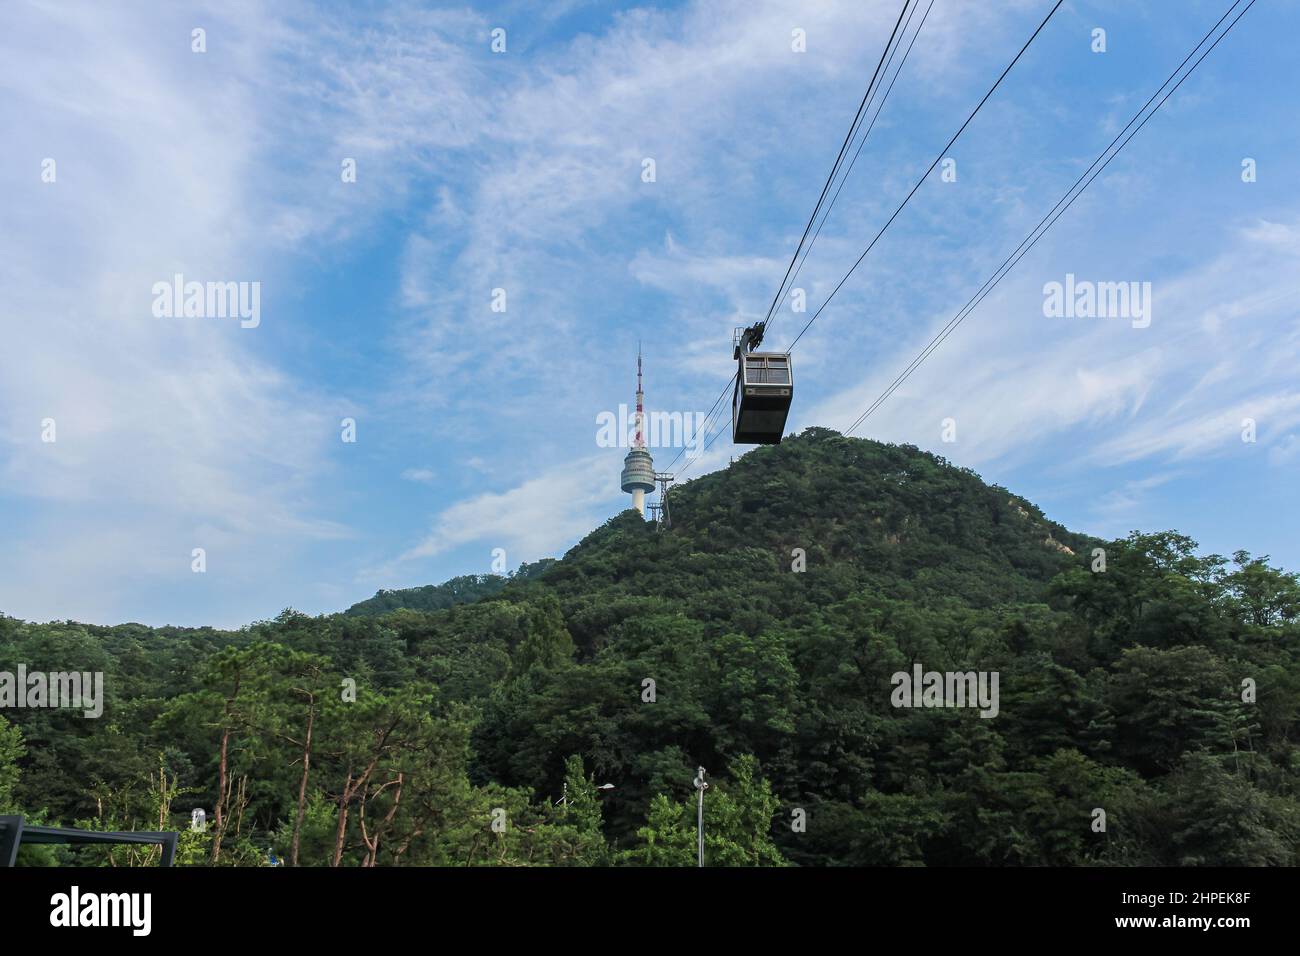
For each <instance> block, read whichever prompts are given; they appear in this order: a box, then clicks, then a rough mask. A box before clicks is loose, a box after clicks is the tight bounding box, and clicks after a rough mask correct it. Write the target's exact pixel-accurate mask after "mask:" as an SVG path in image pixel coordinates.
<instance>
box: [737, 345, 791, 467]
mask: <svg viewBox="0 0 1300 956" xmlns="http://www.w3.org/2000/svg"><path fill="white" fill-rule="evenodd" d="M766 324H767V323H766V322H759V323H756V324H755V325H751V326H750V327H749V328H747V329H736V331H735V334H734V336H733V337H732V346H733V349H734V353H733V354H734V356H735V359H736V362H737V364H738V366H739V367H738V368H737V370H736V389H735V391H734V393H733V394H732V397H731V440H732V441H733V442H735V443H736V444H737V445H779V444H780V443H781V435H782V434H784V433H785V419H786V416H787V415H789V413H790V401H791V399H792V398H793V397H794V371H793V369H792V367H791V365H790V353H789V352H754V351H751V349H753V348H756V347H757V346H758V345H759V344H761V343H762V341H763V328H764V326H765V325H766Z"/></svg>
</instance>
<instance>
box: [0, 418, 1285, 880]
mask: <svg viewBox="0 0 1300 956" xmlns="http://www.w3.org/2000/svg"><path fill="white" fill-rule="evenodd" d="M617 467H618V465H617V462H616V461H613V460H612V461H611V469H612V471H611V473H613V472H615V471H617ZM672 514H673V527H672V528H671V529H670V530H665V531H657V530H656V528H655V527H654V526H653V525H650V524H647V523H645V522H644V521H642V520H641V519H640V517H639V516H638V515H636V514H635V513H634V512H624V513H623V514H620V515H618V516H616V517H614V518H612V519H611V520H610V521H608V522H607V523H606V524H605V525H604V526H602V527H601V528H599V529H597V530H595V531H593V532H592V533H591V534H590V535H588V536H587V538H585V539H584V540H583V541H582V542H580V543H579V544H578V545H577V546H576V547H574V548H573V549H572V550H571V551H570V552H569V553H568V554H567V555H565V556H564V557H563V559H562V560H559V561H555V562H549V561H548V562H541V563H539V564H538V565H533V566H529V567H527V568H524V569H521V572H520V573H517V574H515V575H513V576H510V577H508V578H507V577H496V576H487V575H484V576H470V577H465V578H457V579H454V580H453V581H451V582H447V584H445V585H439V586H430V587H428V588H419V589H414V590H411V591H382V592H380V593H379V594H377V595H376V596H375V597H374V598H372V599H370V600H369V601H365V602H362V603H361V604H358V605H356V606H354V607H353V608H351V609H350V610H349V611H347V612H344V613H340V614H335V615H328V616H321V617H308V616H305V615H302V614H298V613H295V612H294V611H291V610H287V611H285V612H284V613H282V614H281V615H280V616H279V617H277V618H276V619H274V620H271V621H262V622H258V623H255V624H252V625H250V626H248V627H246V628H244V629H242V630H240V631H238V632H221V631H214V630H211V629H199V630H193V629H182V628H147V627H143V626H140V625H135V624H125V625H121V626H117V627H96V626H89V625H82V624H76V623H72V622H63V623H49V624H29V623H23V622H20V621H17V620H13V619H11V618H2V617H0V671H13V670H15V668H16V667H17V665H18V664H20V663H21V664H23V665H25V666H26V668H27V670H28V671H29V672H32V671H42V670H44V671H67V670H80V671H103V672H104V673H105V675H106V677H105V694H106V703H105V705H104V712H103V716H102V717H100V718H99V719H87V718H85V717H83V716H82V715H81V713H80V712H79V711H72V710H66V709H65V710H54V709H16V708H5V709H3V710H0V812H12V811H14V810H15V809H16V810H18V811H19V812H22V813H25V814H27V815H28V816H29V817H34V818H37V819H39V820H41V821H44V822H51V823H61V824H66V825H80V826H91V827H99V828H111V829H158V828H159V827H160V826H164V827H166V828H172V829H177V828H183V829H184V830H185V832H184V835H183V837H182V846H181V853H180V857H179V862H183V863H187V864H203V863H215V864H218V865H265V864H266V863H268V862H269V861H270V859H271V855H272V853H274V856H275V858H276V859H278V860H282V861H284V862H286V863H289V864H295V863H296V864H298V865H304V866H329V865H346V866H358V865H393V864H434V865H458V866H459V865H493V864H496V865H614V864H621V865H693V863H694V861H695V829H694V828H695V810H694V791H693V789H692V778H693V777H694V775H695V770H696V767H697V766H699V765H702V766H704V767H705V768H706V769H707V770H708V779H709V780H710V782H711V786H710V788H709V790H708V792H707V796H706V799H705V808H706V809H705V829H706V854H707V858H708V862H709V863H710V864H711V865H736V866H746V865H787V864H793V865H801V866H812V865H845V864H848V865H861V864H879V865H932V866H935V865H956V864H964V865H1041V864H1048V865H1081V864H1103V865H1107V864H1118V865H1128V864H1152V865H1180V866H1181V865H1200V864H1226V865H1282V864H1289V865H1295V864H1298V863H1300V744H1298V742H1297V741H1298V733H1300V581H1298V580H1297V578H1296V576H1294V575H1292V574H1288V573H1285V572H1283V571H1281V570H1279V569H1276V568H1273V567H1270V565H1269V563H1268V559H1267V558H1266V557H1260V558H1254V557H1252V556H1250V555H1249V554H1247V553H1245V552H1238V553H1237V554H1235V555H1233V556H1232V557H1231V558H1223V557H1220V556H1216V555H1200V554H1198V549H1197V547H1196V545H1195V543H1194V542H1193V541H1191V540H1189V539H1188V538H1186V537H1183V536H1181V535H1179V534H1177V533H1175V532H1172V531H1171V532H1161V533H1152V534H1139V533H1135V534H1133V535H1131V536H1129V537H1128V538H1125V539H1122V540H1119V541H1111V542H1104V541H1098V540H1093V539H1091V538H1088V537H1086V536H1083V535H1079V534H1075V533H1072V532H1070V531H1068V530H1067V529H1065V528H1063V527H1061V526H1060V525H1058V524H1056V523H1054V522H1052V521H1050V520H1048V519H1047V518H1046V517H1045V516H1044V515H1043V514H1042V513H1041V512H1040V511H1039V510H1038V509H1037V508H1036V507H1035V506H1034V505H1032V504H1031V503H1030V502H1028V501H1025V500H1023V499H1021V498H1019V497H1017V496H1016V495H1014V494H1012V493H1011V492H1009V491H1007V490H1006V489H1003V488H998V487H991V486H988V485H986V484H984V483H983V482H982V481H981V480H980V478H979V477H978V476H977V475H975V474H974V473H973V472H970V471H967V470H964V469H958V468H955V467H953V466H951V465H949V464H948V463H946V462H944V461H943V460H942V459H939V458H937V457H935V456H933V455H930V454H927V453H923V452H920V451H918V450H917V449H915V448H912V447H898V446H890V445H883V444H880V443H877V442H872V441H866V440H859V439H848V438H844V437H841V436H840V435H838V434H836V433H834V432H831V431H827V430H825V429H810V430H808V431H806V432H804V433H802V434H801V435H799V436H796V437H794V438H791V439H787V440H786V441H785V442H784V443H782V444H781V445H780V446H775V447H767V448H760V449H758V450H756V451H754V452H751V453H750V454H747V455H745V456H744V457H743V458H741V459H740V460H738V461H736V462H735V463H734V464H733V465H732V466H731V467H729V468H727V469H725V470H723V471H720V472H717V473H715V474H712V475H708V476H706V477H703V478H700V479H698V480H696V481H692V482H690V483H688V484H685V485H683V486H681V487H680V488H678V489H676V490H675V491H674V492H673V499H672ZM916 664H919V665H921V666H922V667H923V669H924V670H925V671H938V672H968V671H975V672H981V673H996V674H997V675H998V678H999V685H998V686H999V688H1000V702H999V706H998V708H997V713H996V716H981V714H980V711H979V709H978V708H974V707H964V708H963V707H910V708H909V707H897V706H894V701H893V699H892V696H891V693H892V691H893V690H894V685H893V682H892V680H891V678H892V676H893V675H894V674H895V673H897V672H906V673H909V674H910V673H911V671H912V668H913V665H916ZM604 784H612V785H613V786H612V788H608V789H600V786H601V785H604ZM562 798H563V799H562ZM194 807H202V808H205V810H206V811H207V829H206V832H204V833H196V832H191V831H190V830H189V829H188V824H189V820H190V811H191V809H192V808H194ZM1098 811H1103V812H1104V813H1103V814H1102V815H1101V816H1099V814H1098ZM1102 823H1104V826H1101V825H1099V824H1102ZM82 852H83V853H85V854H86V855H85V856H83V857H82V859H85V860H98V861H104V862H106V861H107V856H106V854H107V852H108V851H106V850H98V849H96V850H87V851H82ZM113 852H115V853H116V854H117V855H116V858H115V861H116V862H117V863H119V864H125V863H128V862H137V863H138V862H145V861H146V857H145V855H144V854H143V853H142V852H141V851H139V850H136V851H133V852H128V850H127V848H118V849H117V850H115V851H113ZM68 853H71V851H68V850H64V849H56V848H35V849H31V850H24V859H25V862H27V863H29V864H40V863H49V862H53V861H55V860H58V859H61V858H65V857H61V856H60V854H68Z"/></svg>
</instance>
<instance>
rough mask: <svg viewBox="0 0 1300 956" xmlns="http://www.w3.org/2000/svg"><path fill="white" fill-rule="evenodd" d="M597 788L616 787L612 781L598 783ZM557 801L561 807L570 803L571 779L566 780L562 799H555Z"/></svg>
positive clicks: (607, 788) (561, 794)
mask: <svg viewBox="0 0 1300 956" xmlns="http://www.w3.org/2000/svg"><path fill="white" fill-rule="evenodd" d="M596 789H597V790H613V789H614V785H613V784H612V783H598V784H596ZM555 802H556V804H557V805H558V806H561V807H567V806H568V805H569V781H567V780H566V781H564V787H563V789H562V790H561V791H560V799H559V800H557V801H555Z"/></svg>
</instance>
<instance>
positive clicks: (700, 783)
mask: <svg viewBox="0 0 1300 956" xmlns="http://www.w3.org/2000/svg"><path fill="white" fill-rule="evenodd" d="M693 783H694V784H695V789H696V790H697V791H698V792H699V794H700V809H699V836H700V866H704V791H705V790H708V789H709V785H708V783H707V782H706V781H705V779H704V768H703V767H698V768H697V769H696V771H695V780H694V781H693Z"/></svg>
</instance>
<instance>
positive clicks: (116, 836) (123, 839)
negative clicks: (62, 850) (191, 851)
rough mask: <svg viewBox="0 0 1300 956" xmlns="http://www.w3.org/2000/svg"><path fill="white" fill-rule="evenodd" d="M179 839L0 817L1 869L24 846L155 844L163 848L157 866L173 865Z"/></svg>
mask: <svg viewBox="0 0 1300 956" xmlns="http://www.w3.org/2000/svg"><path fill="white" fill-rule="evenodd" d="M178 836H179V834H177V833H175V832H171V833H167V832H158V833H150V832H145V831H129V832H108V831H100V830H76V829H73V828H71V827H38V826H28V825H27V824H25V823H24V822H23V818H22V817H20V816H0V867H3V866H14V865H15V862H16V861H17V859H18V848H19V847H20V846H22V845H23V844H25V843H26V844H33V845H34V844H42V843H65V844H87V843H97V844H117V843H156V844H158V845H159V846H161V847H162V859H161V860H160V861H159V863H158V865H159V866H171V865H172V862H173V861H174V860H175V859H176V840H177V838H178Z"/></svg>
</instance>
